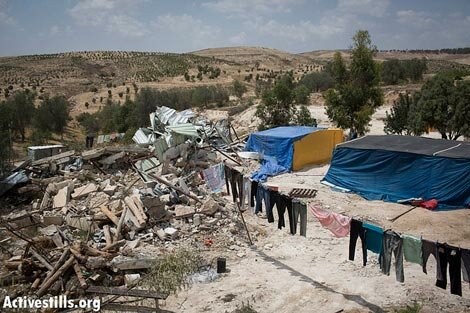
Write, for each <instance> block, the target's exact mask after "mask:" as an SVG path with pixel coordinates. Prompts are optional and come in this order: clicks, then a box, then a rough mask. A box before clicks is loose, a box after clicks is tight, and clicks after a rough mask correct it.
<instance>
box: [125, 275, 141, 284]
mask: <svg viewBox="0 0 470 313" xmlns="http://www.w3.org/2000/svg"><path fill="white" fill-rule="evenodd" d="M139 280H140V274H126V275H124V284H125V285H126V287H128V286H132V285H133V284H134V283H136V282H137V281H139Z"/></svg>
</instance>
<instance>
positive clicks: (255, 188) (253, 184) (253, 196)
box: [250, 180, 258, 213]
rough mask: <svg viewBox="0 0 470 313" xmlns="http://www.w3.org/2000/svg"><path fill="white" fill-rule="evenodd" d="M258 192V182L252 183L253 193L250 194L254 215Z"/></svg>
mask: <svg viewBox="0 0 470 313" xmlns="http://www.w3.org/2000/svg"><path fill="white" fill-rule="evenodd" d="M257 190H258V182H257V181H254V180H253V181H252V182H251V192H250V207H251V208H252V209H253V213H254V212H255V199H256V192H257Z"/></svg>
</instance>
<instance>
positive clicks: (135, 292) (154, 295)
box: [86, 286, 168, 300]
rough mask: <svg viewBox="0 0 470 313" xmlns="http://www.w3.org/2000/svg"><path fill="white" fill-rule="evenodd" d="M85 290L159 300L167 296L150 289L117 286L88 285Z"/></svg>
mask: <svg viewBox="0 0 470 313" xmlns="http://www.w3.org/2000/svg"><path fill="white" fill-rule="evenodd" d="M86 292H87V293H96V294H102V295H113V296H126V297H138V298H150V299H161V300H165V299H166V298H167V297H168V294H163V293H159V292H155V291H150V290H139V289H131V290H126V289H123V288H117V287H101V286H90V287H88V288H87V290H86Z"/></svg>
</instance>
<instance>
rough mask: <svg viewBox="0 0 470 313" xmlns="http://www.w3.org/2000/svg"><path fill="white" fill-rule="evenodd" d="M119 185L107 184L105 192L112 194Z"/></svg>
mask: <svg viewBox="0 0 470 313" xmlns="http://www.w3.org/2000/svg"><path fill="white" fill-rule="evenodd" d="M116 189H117V186H116V185H109V184H108V185H107V186H106V187H105V188H104V189H103V192H104V193H105V194H107V195H109V196H112V195H113V194H114V192H115V191H116Z"/></svg>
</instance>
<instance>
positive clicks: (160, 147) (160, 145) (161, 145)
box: [153, 137, 168, 162]
mask: <svg viewBox="0 0 470 313" xmlns="http://www.w3.org/2000/svg"><path fill="white" fill-rule="evenodd" d="M153 147H154V148H155V150H154V154H155V155H156V156H157V158H158V159H159V160H160V162H163V153H165V151H166V150H168V144H167V142H166V139H165V137H160V138H158V139H157V140H155V142H154V144H153Z"/></svg>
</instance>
